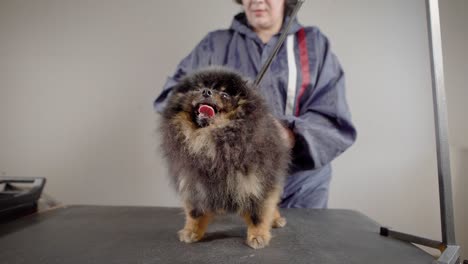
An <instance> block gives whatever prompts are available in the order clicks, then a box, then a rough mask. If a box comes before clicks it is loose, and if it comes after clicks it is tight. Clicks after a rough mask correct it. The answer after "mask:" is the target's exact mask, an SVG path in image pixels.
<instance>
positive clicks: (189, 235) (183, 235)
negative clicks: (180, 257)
mask: <svg viewBox="0 0 468 264" xmlns="http://www.w3.org/2000/svg"><path fill="white" fill-rule="evenodd" d="M178 235H179V240H180V241H181V242H185V243H193V242H197V241H199V240H200V239H201V237H202V236H201V235H199V234H197V233H195V232H193V231H192V230H188V229H182V230H180V231H179V232H178Z"/></svg>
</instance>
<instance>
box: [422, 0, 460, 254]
mask: <svg viewBox="0 0 468 264" xmlns="http://www.w3.org/2000/svg"><path fill="white" fill-rule="evenodd" d="M426 3H427V4H426V7H427V18H428V31H429V46H430V52H431V72H432V97H433V104H434V120H435V131H436V147H437V168H438V178H439V197H440V214H441V225H442V242H443V243H444V244H445V245H455V229H454V217H453V205H452V182H451V178H450V154H449V152H450V150H449V141H448V122H447V106H446V98H445V86H444V66H443V58H442V39H441V33H440V18H439V1H438V0H427V2H426Z"/></svg>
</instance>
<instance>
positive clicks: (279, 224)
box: [271, 217, 287, 228]
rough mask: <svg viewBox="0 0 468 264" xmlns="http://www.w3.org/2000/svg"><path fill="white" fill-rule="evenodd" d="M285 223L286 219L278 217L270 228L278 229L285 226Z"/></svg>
mask: <svg viewBox="0 0 468 264" xmlns="http://www.w3.org/2000/svg"><path fill="white" fill-rule="evenodd" d="M286 223H287V222H286V218H284V217H278V218H276V219H275V220H273V224H272V225H271V226H272V227H274V228H279V227H283V226H285V225H286Z"/></svg>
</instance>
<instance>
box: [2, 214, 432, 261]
mask: <svg viewBox="0 0 468 264" xmlns="http://www.w3.org/2000/svg"><path fill="white" fill-rule="evenodd" d="M282 213H283V215H284V216H285V217H286V218H287V221H288V223H287V225H286V226H285V227H284V228H281V229H273V230H272V234H273V239H272V240H271V242H270V245H269V246H268V247H267V248H264V249H259V250H254V249H251V248H249V247H248V246H247V245H246V244H245V242H244V241H245V236H246V226H245V224H244V222H243V221H242V220H241V219H240V217H237V216H221V217H219V218H216V219H215V221H214V222H213V223H212V224H211V225H210V226H209V228H208V231H207V234H206V236H205V238H204V239H203V240H202V241H200V242H197V243H194V244H184V243H182V242H179V240H178V237H177V235H176V233H177V231H178V230H179V229H181V228H182V226H183V223H184V215H183V214H182V210H181V209H178V208H162V207H112V206H69V207H63V208H58V209H54V210H51V211H48V212H45V213H39V214H35V215H31V216H27V217H24V218H21V219H19V220H16V221H14V222H10V223H6V224H1V225H0V263H2V264H9V263H51V264H52V263H60V264H64V263H67V264H74V263H79V264H85V263H100V264H102V263H126V264H127V263H145V264H146V263H148V264H149V263H323V264H326V263H340V264H341V263H431V262H432V260H433V257H432V256H430V255H429V254H427V253H426V252H424V251H422V250H420V249H419V248H417V247H415V246H413V245H412V244H408V243H405V242H401V241H398V240H395V239H392V238H388V237H382V236H380V235H379V228H380V226H379V224H378V223H376V222H375V221H373V220H372V219H370V218H368V217H367V216H365V215H363V214H361V213H358V212H355V211H350V210H334V209H327V210H313V209H287V210H282Z"/></svg>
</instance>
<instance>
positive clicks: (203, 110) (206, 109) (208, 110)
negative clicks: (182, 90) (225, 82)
mask: <svg viewBox="0 0 468 264" xmlns="http://www.w3.org/2000/svg"><path fill="white" fill-rule="evenodd" d="M198 112H199V113H200V114H203V115H205V116H207V117H213V116H214V115H215V111H214V109H213V107H211V106H209V105H200V107H199V108H198Z"/></svg>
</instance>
